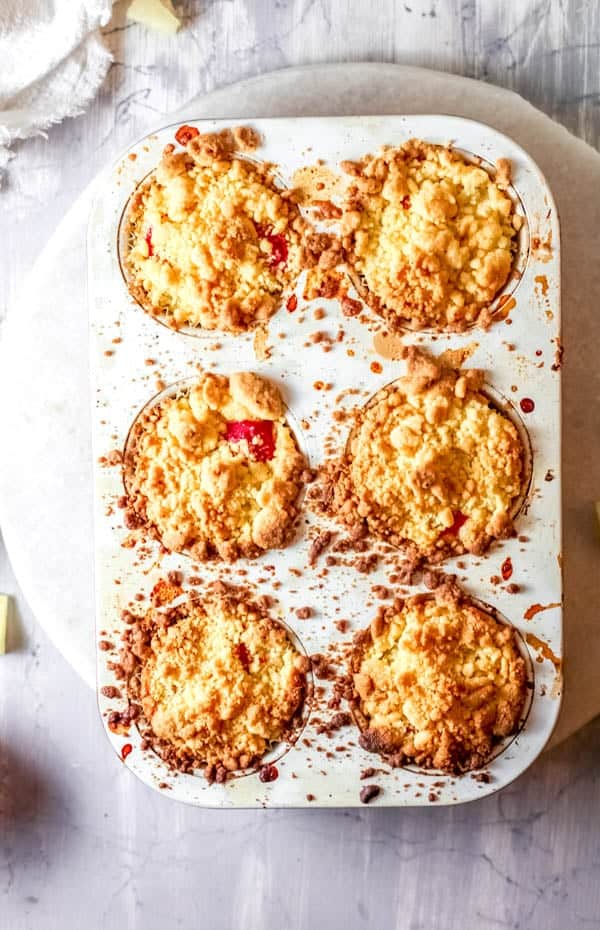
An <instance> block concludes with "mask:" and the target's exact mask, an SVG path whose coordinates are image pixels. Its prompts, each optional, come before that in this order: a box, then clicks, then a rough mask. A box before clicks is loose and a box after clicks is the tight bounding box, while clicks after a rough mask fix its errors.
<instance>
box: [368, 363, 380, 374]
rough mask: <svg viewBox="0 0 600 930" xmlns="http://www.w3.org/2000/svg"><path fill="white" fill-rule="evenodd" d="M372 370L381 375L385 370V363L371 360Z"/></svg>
mask: <svg viewBox="0 0 600 930" xmlns="http://www.w3.org/2000/svg"><path fill="white" fill-rule="evenodd" d="M370 367H371V371H372V372H373V374H374V375H380V374H381V372H382V371H383V365H382V364H381V362H371V366H370Z"/></svg>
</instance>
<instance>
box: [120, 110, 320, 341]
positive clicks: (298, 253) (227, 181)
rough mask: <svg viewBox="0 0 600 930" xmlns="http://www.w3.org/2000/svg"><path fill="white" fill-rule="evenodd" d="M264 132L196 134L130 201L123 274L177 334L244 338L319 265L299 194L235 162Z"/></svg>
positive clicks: (261, 169)
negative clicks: (186, 329) (188, 331)
mask: <svg viewBox="0 0 600 930" xmlns="http://www.w3.org/2000/svg"><path fill="white" fill-rule="evenodd" d="M255 136H256V134H255V133H254V131H253V130H251V129H249V128H248V127H240V128H238V129H237V130H235V131H234V132H230V131H229V130H225V131H223V132H220V133H206V134H197V135H195V136H193V137H191V138H190V139H189V141H188V142H187V144H186V147H185V150H184V151H174V150H173V148H174V147H173V146H167V148H166V150H165V152H164V154H163V157H162V160H161V162H160V164H159V165H158V167H157V169H156V171H155V172H153V174H152V176H151V177H150V179H149V180H147V181H146V182H144V183H143V184H142V186H141V187H140V189H139V190H138V191H137V193H136V194H135V195H134V197H133V198H132V201H131V205H130V209H129V214H128V217H127V227H126V240H127V246H126V254H125V256H124V268H125V272H126V276H127V279H128V285H129V288H130V291H131V292H132V294H133V296H134V297H136V299H137V300H138V301H139V302H140V303H141V304H142V306H144V307H145V309H147V310H149V311H150V312H152V313H153V314H155V315H166V318H167V320H168V321H169V323H170V324H171V325H172V326H174V327H175V328H177V327H180V326H183V325H189V326H194V327H202V328H204V329H219V330H225V331H229V332H239V331H243V330H247V329H250V328H252V327H254V326H255V325H256V324H257V323H260V322H264V321H266V320H267V319H268V318H269V317H270V316H271V315H272V314H273V313H274V312H275V310H277V308H278V307H279V306H280V305H281V303H282V300H283V293H284V291H285V290H286V289H288V288H290V287H293V285H294V284H295V281H296V279H297V277H298V275H299V273H300V271H301V270H302V268H303V267H308V266H310V265H311V264H314V263H316V262H317V261H318V259H319V255H318V254H317V255H316V256H315V255H314V254H313V251H312V250H311V249H310V248H308V247H307V244H306V242H305V241H304V235H305V233H307V230H308V224H307V222H306V221H305V220H304V219H303V218H302V216H301V215H300V212H299V210H298V207H297V205H296V203H295V202H294V196H293V192H292V191H287V190H283V189H281V188H280V187H278V186H277V183H276V181H275V177H274V175H273V172H272V170H271V168H270V166H268V165H264V164H257V163H255V162H253V161H249V160H248V159H244V158H240V157H238V156H236V154H235V149H237V150H238V151H239V150H245V151H247V150H249V149H252V148H253V147H254V146H255V144H256V142H257V139H256V137H255Z"/></svg>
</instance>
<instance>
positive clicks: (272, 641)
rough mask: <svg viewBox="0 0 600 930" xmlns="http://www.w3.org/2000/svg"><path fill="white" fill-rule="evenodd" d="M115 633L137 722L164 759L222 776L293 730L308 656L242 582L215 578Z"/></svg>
mask: <svg viewBox="0 0 600 930" xmlns="http://www.w3.org/2000/svg"><path fill="white" fill-rule="evenodd" d="M123 640H124V648H123V651H122V656H121V669H122V673H121V674H122V677H123V678H125V680H126V686H127V691H128V695H129V699H130V702H131V704H132V705H133V706H136V707H138V708H139V711H138V713H137V715H136V719H137V723H138V726H139V728H140V730H141V732H142V734H143V737H144V739H145V741H146V743H147V745H148V746H149V747H151V748H152V749H154V751H155V752H157V753H158V755H160V756H161V757H162V758H163V759H164V760H165V761H166V762H167V763H168V764H169V765H170V766H171V767H173V768H175V769H179V770H181V771H193V770H195V769H204V773H205V775H206V776H207V777H208V778H209V779H210V780H213V779H216V780H217V781H223V780H225V778H226V777H227V775H228V773H230V772H233V771H235V770H238V769H247V768H248V767H250V766H252V765H255V764H256V763H257V762H258V761H259V760H260V759H261V758H262V756H263V755H264V754H265V752H267V751H268V749H269V748H270V746H271V745H272V744H273V743H274V742H277V741H280V740H283V739H286V738H290V737H291V736H292V731H293V728H294V726H295V723H296V722H297V715H298V714H299V712H300V711H301V708H302V704H303V701H304V698H305V693H306V673H307V671H308V668H309V662H308V659H307V658H306V656H304V655H302V654H301V653H299V652H298V651H297V649H296V648H295V646H294V645H293V644H292V642H291V641H290V639H289V637H288V634H287V632H286V631H285V629H284V628H283V627H282V626H281V625H280V624H279V623H277V622H276V621H275V620H274V619H273V618H272V617H271V616H270V615H269V613H268V611H267V610H266V609H265V608H264V607H262V606H260V604H259V603H258V602H257V601H254V600H252V599H250V598H249V597H248V593H247V592H246V591H242V590H240V589H236V588H233V587H225V586H221V589H220V590H219V591H218V592H217V591H213V592H210V593H209V594H208V595H207V596H206V597H203V598H202V599H199V598H192V599H188V600H187V601H186V602H185V603H183V604H181V605H179V606H177V607H174V608H171V609H167V610H163V611H159V610H157V609H151V610H149V611H148V612H147V613H145V614H144V615H143V616H140V617H138V618H136V620H135V622H134V623H133V624H132V625H130V626H128V627H127V629H126V631H125V633H124V636H123Z"/></svg>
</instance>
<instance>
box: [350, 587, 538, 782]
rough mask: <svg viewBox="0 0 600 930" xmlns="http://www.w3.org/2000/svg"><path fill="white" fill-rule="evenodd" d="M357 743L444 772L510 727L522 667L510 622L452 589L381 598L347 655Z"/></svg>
mask: <svg viewBox="0 0 600 930" xmlns="http://www.w3.org/2000/svg"><path fill="white" fill-rule="evenodd" d="M351 673H352V680H353V685H354V690H355V708H356V714H357V718H358V720H359V722H360V725H361V728H362V733H361V737H360V744H361V746H362V747H363V749H367V750H368V751H371V752H378V753H381V754H383V755H384V756H386V757H387V759H388V761H390V762H391V763H392V764H393V765H404V764H406V763H415V764H416V765H419V766H422V767H424V768H434V769H441V770H443V771H444V772H452V773H457V772H464V771H467V770H469V769H475V768H479V767H480V766H482V765H485V764H486V762H487V761H488V760H489V758H490V755H491V754H492V752H493V750H494V747H495V746H496V745H497V744H498V742H499V741H501V740H503V739H505V738H507V737H509V736H511V735H512V734H514V733H516V732H517V729H518V726H519V723H520V721H521V718H522V714H523V709H524V707H525V698H526V693H527V669H526V665H525V661H524V659H523V657H522V656H521V654H520V652H519V648H518V645H517V639H516V635H515V631H514V630H513V628H512V627H510V626H509V625H508V624H504V623H501V622H500V621H498V620H496V619H494V617H492V616H491V615H490V614H488V613H485V612H484V611H483V610H481V609H480V608H478V607H476V606H475V605H474V604H472V603H470V602H469V601H468V600H466V599H465V598H463V597H462V596H460V595H459V594H457V593H456V592H452V591H444V592H440V593H437V594H433V595H417V596H416V597H411V598H409V599H408V600H406V601H402V600H396V601H395V602H394V603H393V604H392V605H391V606H389V607H386V608H380V611H379V613H378V614H377V616H376V618H375V619H374V620H373V622H372V624H371V627H370V629H369V630H366V631H364V632H362V633H360V634H358V636H357V637H356V641H355V645H354V651H353V654H352V659H351Z"/></svg>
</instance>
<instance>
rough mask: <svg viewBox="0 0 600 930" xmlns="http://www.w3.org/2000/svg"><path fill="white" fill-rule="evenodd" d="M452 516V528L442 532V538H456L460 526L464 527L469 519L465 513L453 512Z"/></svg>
mask: <svg viewBox="0 0 600 930" xmlns="http://www.w3.org/2000/svg"><path fill="white" fill-rule="evenodd" d="M452 516H453V517H454V522H453V524H452V526H449V527H448V528H447V529H445V530H444V532H443V533H442V536H458V531H459V530H460V528H461V526H464V524H465V523H466V522H467V520H468V519H469V518H468V516H467V515H466V513H462V512H461V511H460V510H453V511H452Z"/></svg>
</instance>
